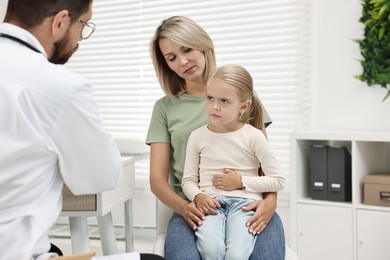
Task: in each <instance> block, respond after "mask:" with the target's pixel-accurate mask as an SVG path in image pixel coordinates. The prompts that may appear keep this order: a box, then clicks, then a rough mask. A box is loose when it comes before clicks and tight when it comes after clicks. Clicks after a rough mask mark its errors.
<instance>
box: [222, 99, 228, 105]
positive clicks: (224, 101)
mask: <svg viewBox="0 0 390 260" xmlns="http://www.w3.org/2000/svg"><path fill="white" fill-rule="evenodd" d="M221 101H222V103H223V104H228V103H229V101H228V100H226V99H221Z"/></svg>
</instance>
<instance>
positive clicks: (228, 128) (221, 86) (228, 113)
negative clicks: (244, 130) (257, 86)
mask: <svg viewBox="0 0 390 260" xmlns="http://www.w3.org/2000/svg"><path fill="white" fill-rule="evenodd" d="M249 106H250V103H249V101H245V102H241V101H240V100H239V98H238V95H237V90H236V89H235V88H234V87H233V86H231V85H229V84H227V83H225V82H224V81H222V80H220V79H212V80H211V81H210V82H209V85H208V86H207V91H206V114H207V115H208V117H209V119H210V125H209V129H210V130H212V131H214V132H220V133H223V132H232V131H235V130H238V129H239V128H241V127H242V125H243V123H242V122H241V121H239V120H238V117H239V115H240V112H242V113H243V112H245V111H246V110H247V109H248V107H249Z"/></svg>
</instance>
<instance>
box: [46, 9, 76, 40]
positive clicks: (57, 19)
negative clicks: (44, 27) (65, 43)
mask: <svg viewBox="0 0 390 260" xmlns="http://www.w3.org/2000/svg"><path fill="white" fill-rule="evenodd" d="M71 19H72V18H71V17H70V16H69V12H68V10H62V11H59V12H58V13H56V14H55V15H54V16H53V17H52V22H51V32H52V35H53V36H54V38H56V40H58V39H60V38H62V37H63V36H64V34H65V33H66V32H67V30H68V28H69V26H70V23H71Z"/></svg>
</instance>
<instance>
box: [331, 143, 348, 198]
mask: <svg viewBox="0 0 390 260" xmlns="http://www.w3.org/2000/svg"><path fill="white" fill-rule="evenodd" d="M351 168H352V166H351V155H350V153H349V151H348V150H347V148H346V147H345V146H339V147H328V185H327V186H328V200H330V201H340V202H348V201H351V200H352V180H351V173H352V169H351Z"/></svg>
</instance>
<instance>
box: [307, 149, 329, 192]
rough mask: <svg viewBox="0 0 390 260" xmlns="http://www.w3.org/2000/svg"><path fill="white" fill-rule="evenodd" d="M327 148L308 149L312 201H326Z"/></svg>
mask: <svg viewBox="0 0 390 260" xmlns="http://www.w3.org/2000/svg"><path fill="white" fill-rule="evenodd" d="M327 184H328V146H326V145H312V146H311V147H310V194H311V198H312V199H316V200H327V198H328V195H327V191H328V189H327Z"/></svg>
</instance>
